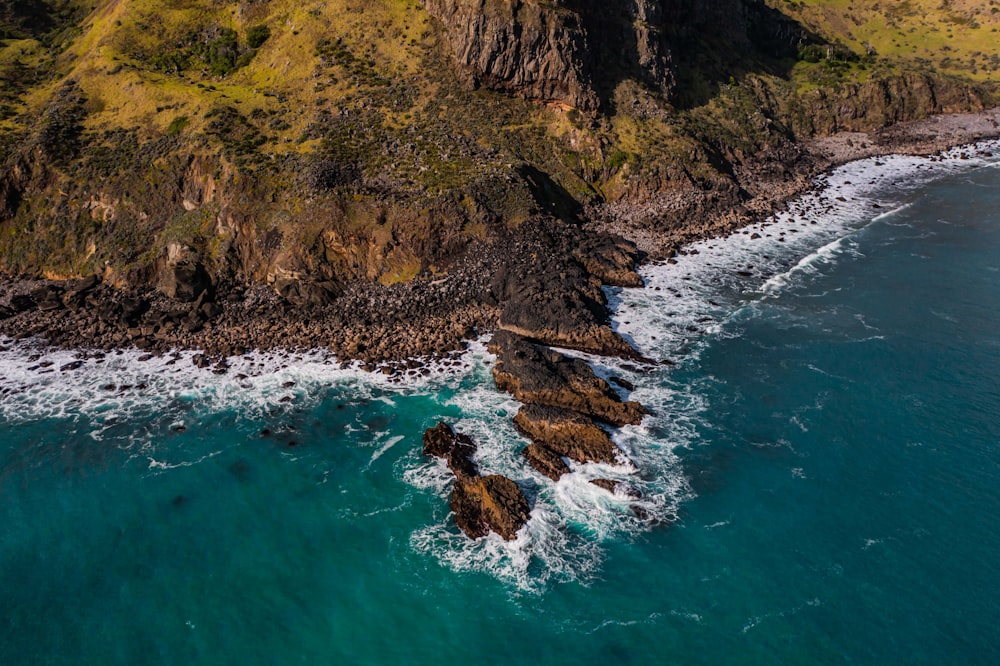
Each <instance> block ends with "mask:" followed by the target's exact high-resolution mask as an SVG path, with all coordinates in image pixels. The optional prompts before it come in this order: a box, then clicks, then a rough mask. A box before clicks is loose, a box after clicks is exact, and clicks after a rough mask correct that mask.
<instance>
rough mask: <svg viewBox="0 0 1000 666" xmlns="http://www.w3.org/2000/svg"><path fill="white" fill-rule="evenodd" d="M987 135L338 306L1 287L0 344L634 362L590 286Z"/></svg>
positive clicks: (639, 211) (620, 213) (900, 143)
mask: <svg viewBox="0 0 1000 666" xmlns="http://www.w3.org/2000/svg"><path fill="white" fill-rule="evenodd" d="M996 136H1000V109H992V110H990V111H985V112H982V113H978V114H953V115H942V116H934V117H931V118H928V119H926V120H921V121H915V122H910V123H901V124H899V125H894V126H891V127H888V128H884V129H881V130H878V131H876V132H870V133H859V132H854V133H842V134H837V135H833V136H828V137H820V138H816V139H813V140H812V141H810V142H809V143H808V144H806V145H805V146H804V148H803V151H802V155H801V156H800V157H799V158H798V159H797V160H796V162H795V163H794V164H793V165H791V168H790V171H788V172H785V173H784V174H783V175H781V176H780V177H769V176H766V175H761V176H759V177H756V178H752V180H753V182H754V189H755V190H756V194H755V196H753V197H752V198H751V199H749V200H748V201H746V202H743V203H740V204H739V205H736V206H731V205H726V204H717V205H714V206H713V205H711V204H710V203H705V205H703V206H701V207H700V212H699V214H697V215H695V216H693V217H689V218H687V219H684V220H680V221H677V222H676V223H666V224H660V225H659V226H657V227H655V228H654V227H653V226H652V220H654V219H656V220H661V221H662V220H670V219H672V216H671V213H672V211H675V210H676V209H677V208H678V207H679V206H680V204H679V203H678V201H677V200H676V199H678V198H683V197H687V196H689V193H687V194H676V195H669V194H665V195H663V197H661V198H660V200H659V201H653V202H651V203H650V204H649V205H647V206H645V207H632V208H628V209H625V208H622V207H620V206H614V205H608V206H605V207H603V208H600V209H595V210H591V211H589V212H588V214H587V215H586V216H585V217H586V218H587V219H586V221H584V222H583V223H581V224H579V225H574V224H568V223H565V222H562V221H560V220H557V219H555V218H550V217H539V218H536V219H533V220H530V221H528V222H525V223H523V224H522V225H521V226H520V227H518V228H516V229H515V230H514V231H511V232H508V233H507V234H505V235H504V236H502V237H498V238H492V239H489V240H486V241H482V242H480V243H479V245H477V246H475V247H473V248H472V249H471V250H470V251H469V252H468V253H466V255H465V257H464V258H463V259H462V260H460V261H459V262H458V263H456V264H455V265H453V266H451V267H450V269H449V271H448V273H447V274H445V275H443V276H440V277H435V278H421V279H415V280H411V281H409V282H405V283H399V284H395V285H391V286H383V285H379V284H363V283H356V284H353V285H351V286H349V287H348V288H347V289H346V291H344V293H341V294H335V293H330V292H327V291H324V290H323V289H322V288H321V287H317V286H316V285H312V284H308V285H294V287H299V288H288V289H285V290H284V292H283V294H284V295H280V294H279V293H278V290H276V289H273V288H270V287H266V286H263V285H256V286H250V287H245V286H242V285H225V284H220V285H213V284H211V283H210V282H209V281H207V280H206V279H205V276H204V275H201V274H199V272H198V271H197V270H192V268H191V267H190V266H187V265H185V264H183V263H182V264H179V265H178V266H177V267H175V269H174V275H173V278H174V279H173V280H172V285H171V286H172V287H173V289H171V290H170V293H171V295H172V296H173V298H168V297H167V296H165V295H164V293H163V292H162V285H161V290H156V289H154V288H153V287H152V286H150V287H148V288H146V289H135V290H132V291H129V292H123V291H120V290H117V289H113V288H110V287H106V286H104V285H101V284H100V283H99V282H98V281H97V279H96V278H93V277H88V278H85V279H82V280H69V281H50V280H38V279H17V278H14V277H9V276H8V277H4V278H3V279H2V280H0V335H3V336H7V337H11V338H25V337H37V338H41V339H43V340H45V341H46V342H47V343H49V344H53V345H56V346H61V347H68V348H85V349H87V348H90V349H103V350H107V349H113V348H122V347H137V348H139V349H144V350H148V351H150V352H151V353H164V352H167V351H170V350H174V349H180V348H186V349H198V350H201V351H204V352H205V353H206V354H207V355H209V356H212V357H216V358H224V357H226V356H233V355H239V354H241V353H243V352H244V351H246V350H251V349H261V350H269V349H316V348H325V349H328V350H329V351H331V352H332V353H333V354H334V355H335V356H337V357H338V358H339V359H341V360H360V361H362V362H363V364H364V366H365V367H366V368H367V369H370V370H373V369H376V368H384V369H385V371H386V372H387V373H392V372H395V371H396V370H398V369H400V368H402V367H406V366H407V365H411V366H412V365H413V361H412V359H414V358H416V357H426V356H431V357H433V356H441V355H445V354H447V353H449V352H453V351H456V350H459V349H461V348H462V347H463V346H464V343H465V341H466V340H468V339H470V338H473V337H475V336H478V335H480V334H482V333H485V332H489V331H493V330H507V331H511V332H513V333H517V334H519V335H521V336H523V337H524V338H526V339H528V340H530V341H532V342H536V343H541V344H549V345H554V346H558V347H565V348H570V349H577V350H580V351H586V352H590V353H594V354H599V355H613V356H620V357H625V358H638V354H637V353H636V352H635V350H633V349H632V348H631V347H630V346H629V345H628V344H627V343H626V342H625V341H624V340H622V339H621V337H620V336H618V335H617V334H615V333H614V331H613V330H612V329H611V326H610V319H609V315H608V312H607V310H606V307H605V306H606V302H605V298H604V294H603V292H602V289H601V287H602V285H610V286H620V287H638V286H642V279H641V278H640V277H639V275H638V274H637V273H636V272H635V268H636V266H637V265H638V264H639V263H641V262H642V261H645V260H665V259H667V258H669V257H671V256H673V255H674V254H675V253H676V252H677V251H678V250H679V249H681V247H682V246H683V245H684V244H686V243H691V242H695V241H698V240H703V239H706V238H712V237H718V236H723V235H726V234H729V233H732V232H733V231H735V230H736V229H739V228H740V227H742V226H745V225H747V224H750V223H752V222H754V221H757V220H760V219H761V218H763V217H765V216H766V215H768V214H770V213H771V212H773V211H774V210H777V209H779V208H781V207H782V206H783V205H784V204H785V203H786V202H787V201H789V200H790V199H792V198H794V197H796V196H799V195H801V194H802V193H804V192H805V191H808V190H809V189H810V188H811V187H812V183H813V179H814V178H815V177H816V176H818V175H820V174H822V173H824V172H826V171H829V170H830V169H832V168H834V167H836V166H839V165H841V164H844V163H846V162H850V161H853V160H856V159H862V158H865V157H871V156H877V155H886V154H893V153H902V154H932V153H934V152H937V151H940V150H944V149H947V148H952V147H955V146H961V145H966V144H970V143H972V142H974V141H977V140H982V139H987V138H993V137H996ZM701 195H702V197H703V198H705V199H706V201H708V200H709V199H710V197H709V194H708V193H704V192H703V193H701ZM307 287H308V288H307ZM640 360H641V359H640Z"/></svg>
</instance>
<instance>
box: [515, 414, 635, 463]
mask: <svg viewBox="0 0 1000 666" xmlns="http://www.w3.org/2000/svg"><path fill="white" fill-rule="evenodd" d="M514 425H515V426H517V429H518V430H520V431H521V432H522V433H523V434H524V435H525V436H526V437H528V438H529V439H530V440H531V441H533V442H535V443H536V444H541V445H543V446H545V447H546V448H548V449H550V450H551V451H553V452H555V453H556V454H558V455H560V456H566V457H567V458H569V459H571V460H575V461H577V462H581V463H585V462H599V463H608V464H611V465H614V464H618V463H621V462H623V461H625V460H627V459H628V458H627V457H626V456H625V454H624V452H622V450H621V449H619V448H618V447H617V446H615V443H614V442H612V441H611V437H610V436H609V435H608V433H607V432H605V431H604V430H602V429H601V427H600V426H598V425H597V424H596V423H594V421H593V420H592V419H590V418H588V417H586V416H584V415H583V414H580V413H579V412H573V411H570V410H566V409H559V408H557V407H546V406H543V405H526V406H524V407H522V408H521V410H520V411H519V412H518V413H517V416H515V417H514Z"/></svg>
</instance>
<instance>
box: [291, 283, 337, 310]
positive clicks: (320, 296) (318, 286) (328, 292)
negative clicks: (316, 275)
mask: <svg viewBox="0 0 1000 666" xmlns="http://www.w3.org/2000/svg"><path fill="white" fill-rule="evenodd" d="M274 289H275V291H277V292H278V294H279V295H280V296H281V297H282V298H284V299H285V300H287V301H288V302H289V303H292V304H294V305H298V306H299V307H323V306H325V305H329V304H331V303H333V302H334V301H335V300H336V299H337V297H338V296H340V294H341V293H342V289H341V288H340V285H338V284H337V283H336V282H332V281H329V280H318V281H312V280H301V281H300V280H292V279H289V278H281V279H278V280H276V281H275V283H274Z"/></svg>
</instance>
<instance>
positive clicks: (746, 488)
mask: <svg viewBox="0 0 1000 666" xmlns="http://www.w3.org/2000/svg"><path fill="white" fill-rule="evenodd" d="M993 150H994V151H995V152H1000V147H997V146H995V145H994V146H993ZM823 185H824V187H823V188H822V189H820V190H819V191H817V192H816V193H814V194H811V195H809V196H807V197H804V198H803V199H802V200H801V201H799V202H797V203H796V204H794V205H793V206H792V207H791V209H790V210H789V211H788V212H787V213H785V214H782V215H779V216H777V217H776V218H775V219H774V220H771V221H770V222H768V223H767V224H766V225H763V226H759V227H757V228H755V229H748V230H747V233H746V234H742V233H741V234H737V235H735V236H733V237H731V238H729V239H726V240H722V241H707V242H704V243H700V244H697V245H696V246H695V247H694V249H697V250H698V253H697V254H692V255H690V256H684V257H681V258H680V259H679V261H678V263H677V264H676V265H662V266H649V267H646V268H645V269H644V271H645V277H646V279H647V288H646V289H642V290H609V295H610V296H611V300H612V303H613V305H614V307H615V309H616V312H617V314H616V325H617V326H618V327H619V330H620V331H621V332H622V333H623V334H625V335H627V336H629V337H630V338H631V339H632V340H634V342H635V344H636V345H637V346H638V347H639V348H640V349H641V350H642V351H643V352H644V353H646V354H647V355H650V356H652V357H656V358H660V359H669V360H670V361H672V362H673V365H670V366H663V367H662V368H658V369H656V370H655V371H643V370H642V369H641V368H634V367H630V366H627V365H624V366H623V365H622V364H620V363H610V362H608V361H607V360H602V359H591V360H592V361H593V362H594V363H595V364H596V366H597V369H598V371H599V372H602V373H605V374H617V375H621V376H623V377H625V378H627V379H629V380H630V381H632V382H633V383H634V384H636V390H635V392H634V393H633V394H632V395H631V396H630V397H632V398H633V399H637V400H640V401H642V402H643V403H644V404H646V405H648V406H650V407H651V408H652V409H653V410H654V411H655V412H656V414H655V416H654V417H651V418H648V419H647V420H646V421H645V422H644V423H643V424H642V425H641V426H637V427H629V428H625V429H623V430H622V431H621V432H620V433H619V434H618V435H617V439H618V441H619V443H620V444H621V446H622V447H623V448H624V449H625V450H626V451H627V452H628V453H629V454H630V456H631V457H632V458H633V460H635V461H636V463H637V464H638V467H639V472H638V474H630V473H629V470H627V469H625V468H606V467H601V466H597V465H586V466H575V467H574V473H573V474H572V475H570V476H568V477H566V478H564V479H563V480H562V481H560V482H559V483H558V484H553V483H551V482H550V481H548V480H547V479H545V478H544V477H541V476H539V475H537V474H536V473H535V472H534V471H533V470H532V469H531V468H530V467H528V466H527V465H526V464H525V463H524V462H522V460H521V458H520V456H519V450H520V448H521V447H523V445H524V442H523V440H521V439H520V438H519V437H518V436H517V434H516V432H515V431H514V430H513V427H512V425H511V423H510V419H511V417H512V416H513V414H514V413H515V412H516V410H517V407H518V405H517V403H515V402H513V401H512V400H510V399H509V397H507V396H504V395H502V394H499V393H498V392H497V391H496V390H495V389H494V388H493V386H492V382H491V381H490V379H489V372H490V363H492V358H491V357H490V355H489V354H488V353H487V352H486V351H485V349H484V347H483V346H482V344H481V343H477V344H474V345H473V346H472V348H471V350H470V351H469V352H468V353H467V354H465V355H463V356H462V357H461V358H460V363H457V364H456V365H454V366H453V365H443V364H442V365H438V366H436V367H435V368H434V369H433V372H432V373H431V375H430V376H429V377H425V378H418V377H412V378H410V379H409V380H408V381H406V382H405V383H404V384H403V385H396V384H392V383H391V382H389V381H388V380H387V379H386V378H384V377H382V376H381V375H368V374H365V373H361V372H359V371H357V370H354V369H351V368H343V367H339V366H337V365H335V364H332V363H330V362H329V360H328V359H325V358H324V357H322V356H321V355H318V354H316V355H300V356H298V357H288V358H284V357H278V356H248V357H244V358H241V359H235V360H234V361H233V368H232V369H231V370H230V371H229V373H227V374H226V375H222V376H219V375H213V374H211V373H210V372H207V371H203V370H198V369H197V368H195V367H193V365H192V364H191V361H190V359H189V358H188V357H187V356H186V355H181V357H180V358H179V359H177V360H176V361H175V362H173V363H170V360H171V359H153V360H150V361H145V362H139V361H138V359H139V358H140V354H139V353H138V352H125V353H123V354H121V355H114V354H113V355H109V356H108V357H106V358H104V359H93V358H91V359H87V360H86V362H85V364H84V366H83V367H82V368H79V369H76V370H66V371H60V368H61V367H63V366H65V365H66V364H67V363H69V362H70V361H72V360H74V354H73V353H71V352H54V351H50V350H44V349H38V350H35V349H30V348H28V347H26V346H25V345H23V344H18V345H14V344H13V343H10V342H6V343H4V346H5V347H6V351H3V352H0V423H2V424H3V426H2V427H3V430H2V432H3V438H2V440H0V498H2V502H0V524H2V525H3V526H4V529H3V530H2V531H0V590H2V593H0V594H2V598H3V604H2V607H3V611H2V614H0V663H11V664H13V663H178V662H182V661H183V660H188V661H196V662H199V663H240V662H242V663H296V662H302V663H331V662H341V661H343V662H349V663H389V662H402V663H441V662H445V663H447V662H452V661H457V660H459V659H475V660H477V661H478V662H482V663H501V662H510V661H511V660H512V659H513V660H517V661H525V660H527V659H529V658H530V659H531V660H532V661H533V662H535V663H540V664H562V663H567V662H571V661H575V662H581V663H609V662H610V663H637V664H640V663H641V664H645V663H692V664H700V663H705V664H717V663H739V664H747V663H761V664H765V663H768V664H769V663H815V662H820V663H832V662H841V661H843V662H848V661H850V662H855V663H900V662H901V663H982V664H991V663H997V661H998V659H1000V648H997V645H998V644H1000V642H998V639H1000V631H998V630H997V629H996V628H995V621H994V620H995V617H996V602H995V599H997V598H998V594H1000V564H998V560H997V558H996V557H995V553H996V552H997V551H998V550H1000V528H998V524H997V521H996V520H995V515H996V513H997V510H998V509H1000V484H998V481H1000V418H998V416H1000V388H998V386H1000V384H998V381H997V379H996V378H997V377H998V376H1000V333H998V332H997V331H1000V326H998V325H1000V280H998V278H1000V168H998V166H997V162H996V160H990V159H986V160H959V159H949V160H946V161H944V162H937V161H933V162H932V161H929V160H926V159H922V158H910V157H905V158H904V157H900V158H887V159H882V160H878V161H876V160H867V161H864V162H860V163H856V164H853V165H848V166H847V167H844V168H842V169H840V170H838V171H837V172H835V173H833V174H831V175H830V176H828V177H826V178H825V179H824V183H823ZM841 199H842V200H841ZM875 206H878V207H877V208H876V207H875ZM814 223H815V224H814ZM793 230H794V231H793ZM755 232H756V233H759V234H760V235H761V237H760V238H757V239H751V234H752V233H755ZM781 239H783V240H781ZM35 356H37V358H36V357H35ZM588 358H589V357H588ZM49 362H51V365H47V366H44V367H40V364H44V363H49ZM240 375H245V377H243V378H241V377H240ZM442 418H444V419H448V420H450V421H452V422H454V423H456V425H457V427H458V428H459V429H460V430H463V431H465V432H468V433H469V434H470V435H472V436H473V438H474V439H476V440H477V442H478V443H479V445H480V458H479V463H480V465H481V467H482V468H483V469H484V470H485V471H487V472H500V473H504V474H507V475H509V476H511V477H512V478H514V479H515V480H517V481H518V482H519V483H520V484H521V485H522V487H524V488H525V490H526V492H527V494H528V495H529V497H530V498H531V500H532V502H533V507H534V509H533V512H532V519H531V521H530V522H529V524H528V526H527V527H526V529H525V530H524V531H523V532H522V533H521V535H520V537H519V538H518V540H517V541H515V542H513V543H511V544H507V543H504V542H502V541H501V540H499V539H498V538H496V537H489V538H486V539H482V540H479V541H476V542H473V541H470V540H468V539H466V538H465V537H464V536H462V535H460V534H459V533H458V532H457V530H456V529H455V528H454V527H453V525H452V524H451V521H450V518H449V516H448V509H447V494H448V491H449V483H450V478H451V477H450V474H449V473H448V472H447V470H446V469H445V468H444V467H443V466H442V465H441V464H440V463H438V462H436V461H428V460H425V459H423V457H422V456H421V455H420V434H421V433H422V431H423V429H425V428H426V427H428V426H431V425H433V424H434V423H436V422H437V421H438V420H440V419H442ZM596 477H614V478H621V479H628V480H629V482H630V483H632V485H634V486H636V487H639V488H640V489H641V490H642V491H643V493H644V495H645V499H644V500H643V504H642V506H643V508H644V509H645V510H646V512H647V513H648V514H649V515H650V516H651V517H652V518H655V519H656V521H641V520H639V519H637V518H636V517H635V514H634V513H633V512H632V510H631V509H630V508H629V505H630V502H629V501H628V500H627V499H625V498H618V497H614V496H612V495H610V494H608V493H605V492H604V491H602V490H599V489H597V488H596V487H594V486H592V485H591V484H589V483H588V482H587V479H589V478H596Z"/></svg>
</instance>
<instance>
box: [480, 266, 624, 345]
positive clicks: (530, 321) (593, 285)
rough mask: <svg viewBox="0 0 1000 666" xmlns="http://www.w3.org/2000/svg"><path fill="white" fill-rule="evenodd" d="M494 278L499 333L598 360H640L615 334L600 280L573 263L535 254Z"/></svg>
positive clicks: (493, 286) (493, 289) (493, 288)
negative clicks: (600, 356)
mask: <svg viewBox="0 0 1000 666" xmlns="http://www.w3.org/2000/svg"><path fill="white" fill-rule="evenodd" d="M533 257H534V259H533V260H532V261H530V262H526V263H525V264H524V265H519V266H513V267H510V268H509V269H508V270H502V271H500V272H498V273H497V275H496V277H495V278H494V280H493V285H492V287H491V289H492V291H493V293H494V294H496V295H497V297H498V300H499V301H500V302H501V303H502V304H503V305H502V308H503V309H502V311H501V313H500V321H499V328H500V329H501V330H505V331H510V332H511V333H516V334H518V335H520V336H522V337H525V338H527V339H529V340H533V341H535V342H538V343H540V344H546V345H554V346H557V347H567V348H570V349H579V350H580V351H586V352H590V353H593V354H600V355H603V356H620V357H622V358H630V359H635V358H640V356H639V354H638V353H637V352H636V351H635V350H634V349H633V348H632V347H631V346H630V345H629V344H628V343H627V342H626V341H625V340H624V339H623V338H622V337H621V336H620V335H618V334H617V333H615V331H614V330H612V328H611V326H610V324H609V320H608V311H607V307H606V306H607V300H606V299H605V297H604V292H603V291H601V281H600V280H599V279H598V278H596V277H594V276H593V275H591V274H590V273H588V272H587V271H586V270H585V269H584V268H583V267H582V266H580V265H579V264H576V263H574V262H565V261H563V260H561V259H560V258H558V257H554V256H545V255H544V254H542V253H540V252H537V253H534V255H533Z"/></svg>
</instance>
